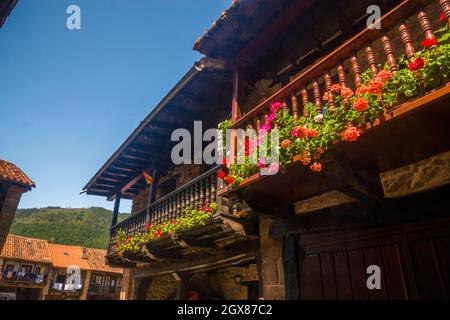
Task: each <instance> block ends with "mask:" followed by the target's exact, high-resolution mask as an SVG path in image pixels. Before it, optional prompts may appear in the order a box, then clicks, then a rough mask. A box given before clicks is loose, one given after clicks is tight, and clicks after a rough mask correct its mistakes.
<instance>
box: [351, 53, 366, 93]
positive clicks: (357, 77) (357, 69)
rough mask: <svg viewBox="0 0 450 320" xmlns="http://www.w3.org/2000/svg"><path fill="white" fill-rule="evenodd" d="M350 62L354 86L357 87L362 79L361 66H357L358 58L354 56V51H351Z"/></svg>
mask: <svg viewBox="0 0 450 320" xmlns="http://www.w3.org/2000/svg"><path fill="white" fill-rule="evenodd" d="M350 62H351V64H352V72H353V75H354V77H355V86H356V88H359V87H360V86H361V85H362V83H363V81H362V78H361V68H360V67H359V63H358V58H357V57H356V53H354V52H353V53H352V55H351V57H350Z"/></svg>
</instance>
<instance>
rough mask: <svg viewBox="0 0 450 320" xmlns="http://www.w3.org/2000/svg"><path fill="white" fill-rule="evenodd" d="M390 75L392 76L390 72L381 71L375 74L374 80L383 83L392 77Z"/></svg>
mask: <svg viewBox="0 0 450 320" xmlns="http://www.w3.org/2000/svg"><path fill="white" fill-rule="evenodd" d="M392 75H393V73H392V72H391V71H389V70H386V69H383V70H381V71H380V72H379V73H378V74H377V76H376V78H378V79H380V80H381V81H383V82H385V81H388V80H389V79H390V78H391V77H392Z"/></svg>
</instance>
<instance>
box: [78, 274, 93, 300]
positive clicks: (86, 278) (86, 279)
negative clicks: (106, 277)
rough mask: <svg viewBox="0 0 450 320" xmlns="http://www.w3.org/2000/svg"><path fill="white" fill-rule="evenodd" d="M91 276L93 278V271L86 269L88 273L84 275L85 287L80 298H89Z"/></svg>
mask: <svg viewBox="0 0 450 320" xmlns="http://www.w3.org/2000/svg"><path fill="white" fill-rule="evenodd" d="M91 278H92V271H90V270H88V271H86V275H85V276H84V281H83V289H82V292H81V296H80V300H86V299H87V295H88V291H89V284H90V283H91Z"/></svg>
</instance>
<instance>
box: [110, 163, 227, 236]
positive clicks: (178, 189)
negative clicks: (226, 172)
mask: <svg viewBox="0 0 450 320" xmlns="http://www.w3.org/2000/svg"><path fill="white" fill-rule="evenodd" d="M220 167H221V166H220V165H217V166H214V167H213V168H211V169H209V170H207V171H205V172H204V173H202V174H201V175H199V176H197V177H195V178H194V179H192V180H189V182H187V183H185V184H183V185H182V186H181V187H179V188H177V189H175V190H173V191H172V192H170V193H168V194H166V195H165V196H163V197H161V198H159V199H158V200H156V201H155V202H153V203H151V204H150V205H147V206H146V207H145V208H143V209H141V210H139V211H138V212H136V213H134V214H131V215H130V216H129V217H128V218H126V219H125V220H122V221H121V222H119V223H117V224H116V225H114V226H112V227H111V228H110V230H115V229H117V228H119V227H121V226H123V225H124V224H126V223H127V222H128V221H130V220H131V219H133V218H135V217H137V216H139V215H141V214H144V213H145V214H146V212H147V211H148V210H149V209H151V208H153V207H155V206H157V205H158V204H160V203H162V202H164V201H165V200H167V199H169V198H171V197H172V196H174V195H176V194H178V193H179V192H181V191H183V190H185V189H187V188H189V187H190V186H192V185H194V184H196V183H197V182H200V181H201V180H203V179H205V178H206V177H208V176H210V175H212V174H214V173H215V172H216V171H218V170H219V169H220Z"/></svg>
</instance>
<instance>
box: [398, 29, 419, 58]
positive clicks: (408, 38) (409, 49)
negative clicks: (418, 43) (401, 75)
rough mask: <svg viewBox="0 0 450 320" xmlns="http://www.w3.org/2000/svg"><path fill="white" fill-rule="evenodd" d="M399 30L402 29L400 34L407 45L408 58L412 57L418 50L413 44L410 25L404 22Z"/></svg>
mask: <svg viewBox="0 0 450 320" xmlns="http://www.w3.org/2000/svg"><path fill="white" fill-rule="evenodd" d="M398 30H399V31H400V36H401V37H402V42H403V44H404V45H405V52H406V57H408V59H410V58H412V57H413V56H414V54H415V53H416V51H415V50H414V46H413V44H412V40H411V35H410V34H409V31H408V27H407V26H406V24H405V23H402V24H401V25H400V26H399V27H398Z"/></svg>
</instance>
